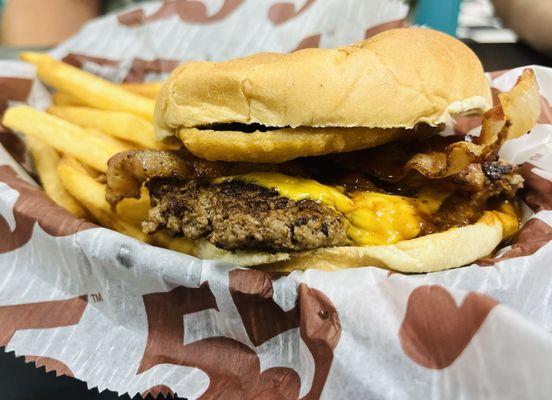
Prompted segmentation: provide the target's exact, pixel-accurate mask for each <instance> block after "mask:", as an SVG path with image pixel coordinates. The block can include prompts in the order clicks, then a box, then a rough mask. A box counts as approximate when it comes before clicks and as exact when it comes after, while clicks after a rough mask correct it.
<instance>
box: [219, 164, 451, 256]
mask: <svg viewBox="0 0 552 400" xmlns="http://www.w3.org/2000/svg"><path fill="white" fill-rule="evenodd" d="M229 180H241V181H243V182H248V183H253V184H255V185H259V186H262V187H266V188H270V189H274V190H276V191H277V192H278V194H279V195H280V196H282V197H287V198H289V199H291V200H295V201H300V200H305V199H309V200H314V201H318V202H321V203H324V204H326V205H328V206H330V207H333V208H334V209H335V210H337V211H339V212H341V213H342V214H343V215H344V216H345V218H346V219H347V221H348V222H349V224H348V228H347V235H348V236H349V238H350V239H351V240H352V241H353V242H354V243H355V244H356V245H359V246H370V245H372V246H373V245H382V244H392V243H397V242H399V241H401V240H407V239H412V238H414V237H416V236H418V234H419V233H420V230H421V226H422V222H423V220H422V217H421V213H426V214H431V213H433V212H435V211H437V210H438V209H439V206H440V205H441V203H442V201H443V200H444V199H445V198H446V196H447V192H446V191H445V190H443V189H442V188H439V187H436V186H433V187H432V186H429V187H427V188H425V189H424V190H422V191H421V193H420V195H419V196H418V198H409V197H403V196H394V195H388V194H383V193H376V192H360V191H359V192H354V193H351V194H350V195H349V196H348V195H346V194H345V193H344V189H343V188H342V187H339V186H329V185H323V184H321V183H319V182H317V181H314V180H312V179H304V178H296V177H292V176H288V175H284V174H280V173H274V172H255V173H249V174H245V175H238V176H231V177H223V178H217V179H216V180H215V181H214V182H215V183H217V182H219V183H220V182H224V181H229Z"/></svg>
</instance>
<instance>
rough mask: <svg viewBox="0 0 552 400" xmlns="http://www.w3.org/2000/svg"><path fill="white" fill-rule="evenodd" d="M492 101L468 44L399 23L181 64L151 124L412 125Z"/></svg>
mask: <svg viewBox="0 0 552 400" xmlns="http://www.w3.org/2000/svg"><path fill="white" fill-rule="evenodd" d="M490 106H491V93H490V89H489V85H488V83H487V79H486V77H485V75H484V73H483V68H482V66H481V63H480V61H479V59H478V58H477V57H476V56H475V54H474V53H473V52H472V51H471V50H470V49H469V48H468V47H467V46H466V45H464V44H463V43H461V42H460V41H458V40H456V39H454V38H452V37H451V36H448V35H446V34H443V33H440V32H437V31H433V30H430V29H425V28H403V29H394V30H389V31H386V32H383V33H380V34H378V35H376V36H374V37H372V38H370V39H368V40H365V41H363V42H359V43H357V44H354V45H351V46H347V47H342V48H338V49H304V50H300V51H296V52H293V53H290V54H277V53H259V54H255V55H252V56H249V57H245V58H238V59H234V60H230V61H225V62H188V63H185V64H183V65H181V66H180V67H179V68H177V69H176V70H175V71H174V72H173V73H172V74H171V76H170V78H169V80H168V81H167V83H166V84H165V85H164V87H163V89H162V90H161V93H160V95H159V97H158V99H157V104H156V110H155V116H154V123H155V127H156V132H157V134H158V137H160V138H164V137H167V136H169V135H174V134H176V133H177V132H178V131H179V130H180V129H182V128H193V127H198V126H204V125H209V124H220V123H232V122H237V123H243V124H252V123H258V124H261V125H264V126H268V127H291V128H296V127H300V126H302V127H315V128H324V127H343V128H345V127H365V128H413V127H414V126H416V124H418V123H421V122H425V123H427V124H429V125H437V124H440V123H442V122H445V121H446V120H448V119H449V118H450V116H451V115H454V114H464V113H480V112H483V111H485V110H487V109H488V108H489V107H490ZM368 132H369V131H368Z"/></svg>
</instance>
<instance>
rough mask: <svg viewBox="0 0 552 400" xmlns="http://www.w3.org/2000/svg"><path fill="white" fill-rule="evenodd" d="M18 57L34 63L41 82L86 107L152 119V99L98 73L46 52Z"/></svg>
mask: <svg viewBox="0 0 552 400" xmlns="http://www.w3.org/2000/svg"><path fill="white" fill-rule="evenodd" d="M21 59H22V60H24V61H27V62H30V63H33V64H35V65H36V66H37V69H38V77H39V78H40V80H42V81H43V82H44V83H46V84H48V85H50V86H52V87H54V88H56V89H57V90H59V91H61V92H65V93H68V94H70V95H72V96H73V97H75V98H77V99H79V100H80V101H82V102H83V103H84V104H86V105H87V106H90V107H95V108H100V109H102V110H113V111H125V112H129V113H131V114H135V115H137V116H139V117H142V118H144V119H146V120H148V121H151V120H152V119H153V109H154V107H155V102H154V101H153V100H152V99H150V98H147V97H144V96H140V95H137V94H135V93H132V92H130V91H128V90H125V89H123V88H122V87H120V86H118V85H116V84H114V83H111V82H108V81H106V80H104V79H102V78H100V77H98V76H95V75H93V74H91V73H88V72H86V71H83V70H80V69H78V68H76V67H73V66H72V65H69V64H66V63H64V62H61V61H58V60H56V59H54V58H53V57H50V56H48V55H47V54H41V53H33V52H24V53H22V54H21Z"/></svg>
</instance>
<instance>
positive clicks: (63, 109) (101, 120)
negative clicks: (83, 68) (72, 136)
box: [48, 106, 163, 149]
mask: <svg viewBox="0 0 552 400" xmlns="http://www.w3.org/2000/svg"><path fill="white" fill-rule="evenodd" d="M48 112H49V113H50V114H52V115H55V116H56V117H59V118H63V119H64V120H66V121H69V122H71V123H73V124H76V125H79V126H82V127H86V128H95V129H98V130H100V131H102V132H104V133H107V134H109V135H111V136H114V137H116V138H119V139H123V140H127V141H129V142H133V143H136V144H139V145H141V146H143V147H146V148H150V149H161V148H163V146H162V145H161V144H160V143H159V142H158V141H157V140H156V139H155V133H154V132H153V125H152V124H151V123H150V122H148V121H146V120H145V119H142V118H140V117H137V116H135V115H133V114H129V113H125V112H120V111H105V110H98V109H94V108H89V107H70V106H53V107H50V108H49V109H48Z"/></svg>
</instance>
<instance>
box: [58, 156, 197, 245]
mask: <svg viewBox="0 0 552 400" xmlns="http://www.w3.org/2000/svg"><path fill="white" fill-rule="evenodd" d="M58 172H59V176H60V178H61V181H62V183H63V185H64V187H65V188H66V189H67V191H68V192H69V193H71V194H72V195H73V196H74V197H75V198H76V199H78V200H79V201H80V202H82V204H83V205H84V206H85V207H86V208H87V209H88V211H89V212H90V214H92V216H93V217H94V218H95V219H96V220H97V221H98V222H99V223H100V224H101V225H103V226H105V227H107V228H110V229H114V230H116V231H118V232H120V233H123V234H125V235H128V236H131V237H133V238H135V239H138V240H141V241H142V242H145V243H150V244H154V245H157V246H161V247H166V248H168V249H171V250H175V251H179V252H181V253H187V254H193V252H194V244H193V243H192V242H191V241H190V240H188V239H184V238H172V237H170V236H169V235H168V234H166V233H165V232H158V233H156V234H154V235H146V234H145V233H143V232H142V230H141V228H140V223H141V222H142V221H143V220H145V219H146V217H147V213H148V209H149V195H148V192H147V190H146V189H143V191H142V196H141V197H140V199H125V200H123V201H122V202H121V203H119V205H118V206H117V211H116V212H113V210H112V209H111V206H110V205H109V204H108V203H107V201H106V200H105V185H104V184H102V183H99V182H98V181H97V180H96V179H94V177H93V176H90V174H89V172H88V171H87V169H86V167H85V166H84V165H82V164H81V163H80V162H79V161H78V160H77V159H75V158H74V157H71V156H68V155H65V156H63V158H62V159H61V161H60V163H59V165H58Z"/></svg>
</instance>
